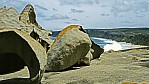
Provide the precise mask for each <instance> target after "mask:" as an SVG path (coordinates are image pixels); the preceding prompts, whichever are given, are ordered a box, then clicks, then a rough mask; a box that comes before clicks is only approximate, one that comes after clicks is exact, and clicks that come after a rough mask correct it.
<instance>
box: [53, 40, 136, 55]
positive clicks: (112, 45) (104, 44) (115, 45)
mask: <svg viewBox="0 0 149 84" xmlns="http://www.w3.org/2000/svg"><path fill="white" fill-rule="evenodd" d="M90 38H91V40H92V41H94V42H95V43H96V44H97V45H99V46H100V47H101V48H103V49H104V51H105V52H106V51H110V50H113V51H119V50H127V49H132V48H134V46H133V45H132V44H128V43H126V42H117V41H114V40H110V39H104V38H97V37H90ZM52 39H53V40H54V39H55V37H52Z"/></svg>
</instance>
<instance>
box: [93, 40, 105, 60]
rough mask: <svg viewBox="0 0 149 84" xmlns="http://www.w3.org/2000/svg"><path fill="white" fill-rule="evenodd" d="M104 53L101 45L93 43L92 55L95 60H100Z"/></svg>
mask: <svg viewBox="0 0 149 84" xmlns="http://www.w3.org/2000/svg"><path fill="white" fill-rule="evenodd" d="M103 52H104V49H102V48H101V47H100V46H99V45H97V44H95V43H94V42H93V41H92V46H91V53H92V55H93V59H96V58H99V57H100V55H101V54H102V53H103Z"/></svg>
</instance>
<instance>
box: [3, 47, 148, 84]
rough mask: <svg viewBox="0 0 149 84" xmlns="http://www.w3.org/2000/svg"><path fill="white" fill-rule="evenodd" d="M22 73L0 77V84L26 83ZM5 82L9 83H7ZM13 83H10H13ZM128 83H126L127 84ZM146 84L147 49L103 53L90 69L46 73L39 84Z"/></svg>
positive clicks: (81, 68)
mask: <svg viewBox="0 0 149 84" xmlns="http://www.w3.org/2000/svg"><path fill="white" fill-rule="evenodd" d="M27 77H28V70H27V68H26V67H25V69H23V70H21V71H18V72H16V73H12V74H8V75H0V80H1V81H0V84H2V83H4V84H7V83H10V81H11V84H17V83H12V80H13V79H14V80H15V82H16V81H18V79H17V80H16V78H22V79H21V81H22V80H27ZM8 78H9V79H8ZM14 80H13V82H14ZM127 82H129V83H127ZM130 83H131V84H137V83H138V84H149V49H132V50H127V51H117V52H113V51H111V52H104V53H103V54H102V55H101V57H100V59H95V60H93V61H92V62H91V65H90V66H82V67H74V68H72V69H69V70H67V71H62V72H46V73H44V76H43V78H42V81H41V84H130ZM18 84H20V83H18Z"/></svg>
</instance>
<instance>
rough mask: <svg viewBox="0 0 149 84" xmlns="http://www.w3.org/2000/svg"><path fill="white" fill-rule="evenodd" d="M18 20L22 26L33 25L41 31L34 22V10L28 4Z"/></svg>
mask: <svg viewBox="0 0 149 84" xmlns="http://www.w3.org/2000/svg"><path fill="white" fill-rule="evenodd" d="M19 20H20V21H22V22H23V23H24V24H34V25H35V26H38V28H40V29H41V27H40V26H39V25H38V23H37V21H36V14H35V12H34V8H33V6H32V5H31V4H28V5H27V6H26V7H25V8H24V9H23V11H22V12H21V14H20V16H19Z"/></svg>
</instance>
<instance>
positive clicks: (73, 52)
mask: <svg viewBox="0 0 149 84" xmlns="http://www.w3.org/2000/svg"><path fill="white" fill-rule="evenodd" d="M91 45H92V43H91V40H90V38H89V36H88V34H86V33H85V32H84V31H83V29H82V27H81V26H79V25H70V26H68V27H66V28H65V29H63V30H62V31H61V32H60V33H59V34H58V36H57V37H56V39H55V41H54V42H53V44H52V45H51V47H50V49H49V50H48V52H47V54H48V60H47V61H48V62H47V66H46V70H47V71H60V70H64V69H67V68H69V67H71V66H73V65H74V64H76V63H77V62H78V61H79V60H80V59H82V58H84V57H85V56H86V55H87V53H88V52H89V50H90V48H91Z"/></svg>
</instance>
